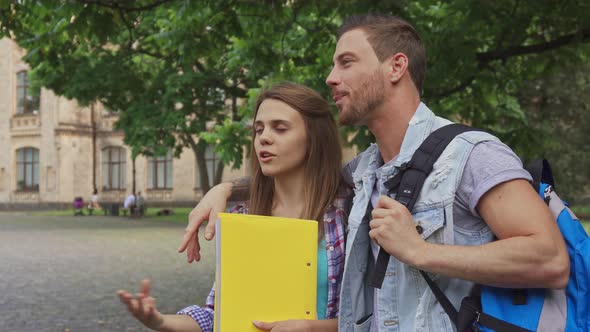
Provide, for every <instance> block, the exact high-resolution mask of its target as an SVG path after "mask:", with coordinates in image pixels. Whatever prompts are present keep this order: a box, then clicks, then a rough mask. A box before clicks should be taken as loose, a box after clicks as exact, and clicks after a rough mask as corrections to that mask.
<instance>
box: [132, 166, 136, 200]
mask: <svg viewBox="0 0 590 332" xmlns="http://www.w3.org/2000/svg"><path fill="white" fill-rule="evenodd" d="M135 158H136V157H133V159H131V166H132V167H131V168H132V177H133V179H132V183H133V184H132V185H131V188H132V190H133V191H132V192H133V195H135Z"/></svg>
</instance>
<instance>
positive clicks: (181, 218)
mask: <svg viewBox="0 0 590 332" xmlns="http://www.w3.org/2000/svg"><path fill="white" fill-rule="evenodd" d="M172 210H173V211H174V215H171V216H158V215H156V214H157V213H158V211H160V209H159V208H148V209H147V213H146V215H145V218H150V219H153V220H161V221H166V222H175V223H181V224H186V223H187V221H188V214H189V213H190V212H191V210H192V208H174V209H172ZM572 210H573V211H574V213H576V214H577V215H578V216H583V217H585V218H588V216H590V206H582V207H573V208H572ZM119 212H120V213H122V212H121V211H119ZM84 213H87V212H86V211H84ZM34 214H35V215H43V216H73V215H74V211H73V210H72V209H67V210H51V211H39V212H35V213H34ZM98 215H102V211H98ZM582 225H583V226H584V228H585V229H586V232H588V234H590V219H583V220H582Z"/></svg>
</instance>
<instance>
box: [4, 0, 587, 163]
mask: <svg viewBox="0 0 590 332" xmlns="http://www.w3.org/2000/svg"><path fill="white" fill-rule="evenodd" d="M39 4H43V6H39ZM369 11H377V12H382V13H390V14H395V15H399V16H401V17H404V18H406V19H407V20H409V21H410V22H411V23H413V24H414V25H415V26H416V28H417V30H418V31H419V33H420V34H421V36H422V38H423V40H424V42H425V44H426V47H427V55H428V63H429V68H428V73H427V79H426V82H425V87H424V91H423V100H424V101H425V102H426V103H427V104H428V105H429V106H430V107H431V108H432V109H433V110H435V111H436V112H437V113H439V114H441V115H444V116H447V117H450V118H452V119H455V120H459V121H464V122H468V123H470V124H472V125H474V126H476V127H480V128H483V129H487V130H490V131H492V132H493V133H495V134H497V135H498V136H500V138H502V139H503V140H504V141H506V142H508V143H509V144H510V145H511V146H512V147H514V148H515V149H516V151H517V152H518V153H519V154H520V155H521V156H523V158H528V157H529V156H532V155H535V154H537V155H538V154H539V152H540V150H539V149H540V148H539V147H545V146H549V145H550V144H549V143H548V142H545V141H544V140H548V141H549V142H557V141H558V140H559V139H561V137H559V136H555V135H541V134H542V133H548V130H549V129H548V128H547V126H546V125H537V122H538V121H539V119H538V117H536V116H535V114H536V113H534V112H533V111H531V110H529V109H528V108H526V107H524V106H525V100H524V99H523V98H522V95H521V93H522V91H526V89H527V87H528V86H529V83H530V82H535V81H539V80H545V79H548V73H550V72H552V73H559V72H560V70H562V68H563V70H564V72H566V71H565V68H566V65H567V66H573V67H571V68H575V67H576V66H577V65H580V64H582V63H584V62H585V61H587V57H588V54H589V53H588V52H589V50H588V47H587V45H588V42H589V41H590V3H587V2H583V1H566V2H556V1H551V0H541V1H530V0H529V1H522V0H501V1H495V2H482V1H475V0H470V1H469V0H458V1H452V2H443V1H435V0H424V1H393V2H390V1H387V2H385V1H382V2H372V3H369V2H366V1H335V0H330V1H302V0H295V1H292V0H290V1H287V0H282V1H279V0H268V1H239V0H233V1H223V2H216V1H188V0H185V1H163V0H162V1H156V0H138V1H122V2H116V1H109V0H93V1H83V0H80V1H70V2H66V3H54V2H43V1H20V2H12V3H10V5H6V4H5V5H3V7H0V17H1V18H2V23H1V25H0V31H3V32H4V33H8V32H9V33H11V34H12V36H13V37H15V39H16V40H17V41H18V42H19V44H20V45H21V46H23V47H24V48H25V49H26V50H27V57H26V60H27V62H29V64H31V66H32V68H34V74H35V75H36V77H37V78H38V81H39V82H40V83H41V84H43V85H44V86H47V87H49V88H51V89H53V90H54V91H56V92H57V93H58V94H61V95H66V96H69V97H71V98H76V99H78V100H81V101H82V102H85V101H86V102H94V101H96V100H99V101H101V102H103V103H105V104H107V105H108V106H109V107H111V108H115V109H119V110H121V120H120V123H119V127H120V128H122V129H124V130H125V131H126V134H127V142H128V144H130V145H137V146H139V147H140V149H139V150H141V151H142V153H146V154H149V153H154V152H153V151H155V150H157V149H155V147H157V146H165V147H175V148H176V149H177V151H178V149H180V148H182V147H184V146H191V147H192V148H193V150H195V153H196V154H197V156H198V154H199V153H202V151H203V150H204V148H203V146H204V145H205V144H212V143H216V142H223V144H218V145H216V148H217V149H218V150H217V151H218V152H220V153H221V155H222V160H224V162H227V163H232V162H233V163H234V165H239V160H241V156H242V151H243V146H244V144H245V143H246V142H247V135H248V132H249V131H248V129H247V125H246V123H247V121H244V120H243V119H244V118H247V117H248V116H250V115H251V114H252V113H251V111H252V99H253V98H255V96H256V95H257V93H258V91H259V89H260V88H261V87H264V86H265V85H268V84H271V83H272V82H275V81H277V80H284V79H288V80H292V81H296V82H299V83H302V84H306V85H308V86H311V87H313V88H315V89H317V90H318V91H320V92H321V93H322V94H323V95H324V96H325V97H327V98H329V91H328V89H327V87H326V86H325V84H324V80H325V77H326V76H327V75H328V72H329V70H330V68H331V63H332V54H333V50H334V47H335V44H336V38H335V31H336V29H337V27H338V26H339V25H340V24H341V23H342V21H343V19H344V18H345V17H346V16H349V15H351V14H356V13H359V14H362V13H366V12H369ZM568 68H570V67H568ZM578 83H579V82H578ZM578 83H576V84H572V85H571V86H570V88H571V89H573V90H572V91H571V93H570V96H573V95H576V94H577V93H578V94H579V93H582V91H583V90H582V89H584V87H585V85H584V84H583V83H579V84H578ZM239 98H246V99H247V101H246V102H245V103H243V106H242V107H241V109H240V110H239V111H238V106H237V105H238V102H237V100H238V99H239ZM224 99H227V100H231V111H230V112H228V111H227V110H223V107H222V105H223V100H224ZM228 115H229V120H225V118H227V117H228ZM207 121H213V122H215V123H216V124H217V125H216V127H215V131H214V132H212V133H208V134H202V132H203V131H204V130H205V128H206V127H205V124H206V123H207ZM576 125H577V124H576ZM343 135H344V137H345V138H347V141H348V142H349V143H351V144H357V145H359V146H361V147H363V146H365V145H366V144H367V143H368V142H370V141H371V140H372V138H371V137H370V136H369V135H368V131H367V130H366V129H360V130H359V129H358V128H344V129H343ZM196 137H198V138H199V139H198V140H195V138H196ZM547 137H549V138H547ZM197 159H198V158H197ZM201 173H205V174H206V172H201Z"/></svg>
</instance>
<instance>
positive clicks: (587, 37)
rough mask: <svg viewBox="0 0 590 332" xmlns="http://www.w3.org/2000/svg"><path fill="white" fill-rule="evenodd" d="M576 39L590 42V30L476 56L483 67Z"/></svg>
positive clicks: (470, 79) (455, 89) (439, 95)
mask: <svg viewBox="0 0 590 332" xmlns="http://www.w3.org/2000/svg"><path fill="white" fill-rule="evenodd" d="M576 41H579V42H581V43H587V42H590V30H582V31H579V32H577V33H573V34H569V35H565V36H561V37H558V38H556V39H554V40H551V41H548V42H545V43H539V44H535V45H527V46H522V45H518V46H512V47H508V48H505V49H498V50H494V51H490V52H482V53H476V55H475V56H476V59H477V62H478V68H483V67H485V66H486V65H487V64H488V63H490V62H492V61H495V60H506V59H508V58H511V57H515V56H520V55H527V54H536V53H543V52H546V51H551V50H554V49H558V48H560V47H563V46H566V45H569V44H573V43H574V42H576ZM474 80H475V76H470V77H468V78H467V79H466V80H465V81H463V82H461V83H459V84H458V85H457V86H455V87H452V88H450V89H448V90H445V91H443V92H441V93H437V94H434V95H433V97H437V98H444V97H448V96H450V95H452V94H454V93H457V92H459V91H462V90H464V89H465V88H467V87H468V86H470V85H471V84H472V83H473V81H474Z"/></svg>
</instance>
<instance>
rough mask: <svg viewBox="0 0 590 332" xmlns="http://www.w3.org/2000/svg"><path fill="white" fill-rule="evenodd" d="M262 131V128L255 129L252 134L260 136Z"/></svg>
mask: <svg viewBox="0 0 590 332" xmlns="http://www.w3.org/2000/svg"><path fill="white" fill-rule="evenodd" d="M263 130H264V128H256V129H254V133H255V134H256V135H260V134H262V131H263Z"/></svg>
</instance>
